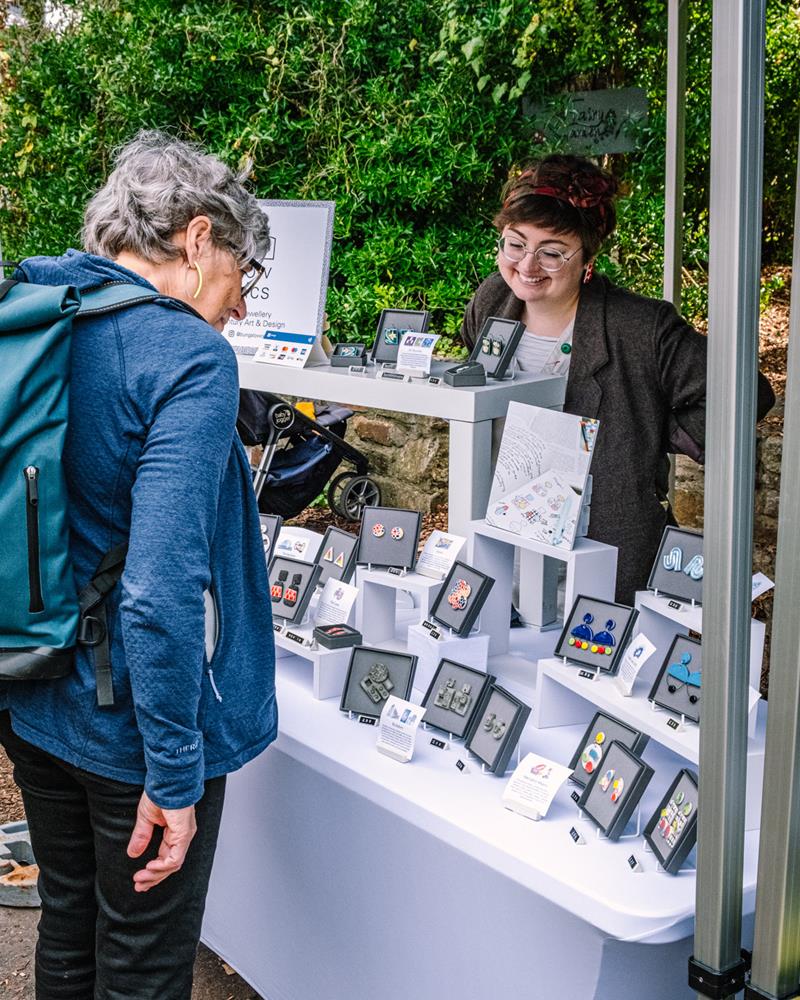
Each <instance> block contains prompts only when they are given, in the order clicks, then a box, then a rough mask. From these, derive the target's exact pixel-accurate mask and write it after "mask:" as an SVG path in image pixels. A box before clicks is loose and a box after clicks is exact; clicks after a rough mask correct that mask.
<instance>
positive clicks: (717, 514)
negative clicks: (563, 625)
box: [689, 0, 766, 997]
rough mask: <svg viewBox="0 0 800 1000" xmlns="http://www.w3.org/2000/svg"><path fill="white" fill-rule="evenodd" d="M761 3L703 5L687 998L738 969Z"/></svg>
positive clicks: (729, 990) (708, 992) (740, 973)
mask: <svg viewBox="0 0 800 1000" xmlns="http://www.w3.org/2000/svg"><path fill="white" fill-rule="evenodd" d="M765 7H766V0H714V6H713V38H712V52H711V58H712V90H711V214H710V223H711V229H710V271H709V338H708V341H709V343H708V392H707V400H706V456H707V464H706V476H705V510H706V512H707V516H706V519H705V532H704V557H705V573H704V583H703V720H702V724H701V726H700V790H699V797H698V834H699V836H698V847H697V905H696V920H695V938H694V956H693V958H692V959H691V960H690V963H689V985H690V986H691V987H693V988H694V989H695V990H697V992H698V993H700V994H701V995H705V996H716V997H727V996H732V995H734V994H735V993H737V992H738V991H739V990H741V989H742V987H743V985H744V963H743V962H742V961H741V958H740V949H741V922H742V871H743V859H744V811H745V783H746V772H747V692H748V658H749V649H750V615H751V592H752V590H751V574H752V535H753V480H754V469H755V423H756V373H757V358H758V310H759V265H760V242H761V188H762V183H761V174H762V165H761V164H762V144H763V107H764V99H763V94H764V35H765Z"/></svg>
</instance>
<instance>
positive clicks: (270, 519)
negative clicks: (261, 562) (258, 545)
mask: <svg viewBox="0 0 800 1000" xmlns="http://www.w3.org/2000/svg"><path fill="white" fill-rule="evenodd" d="M258 520H259V521H260V522H261V542H262V544H263V546H264V555H265V556H266V558H267V562H269V561H270V559H271V558H272V550H273V549H274V547H275V542H276V541H277V540H278V535H279V534H280V531H281V525H282V524H283V518H282V517H281V516H280V514H259V515H258Z"/></svg>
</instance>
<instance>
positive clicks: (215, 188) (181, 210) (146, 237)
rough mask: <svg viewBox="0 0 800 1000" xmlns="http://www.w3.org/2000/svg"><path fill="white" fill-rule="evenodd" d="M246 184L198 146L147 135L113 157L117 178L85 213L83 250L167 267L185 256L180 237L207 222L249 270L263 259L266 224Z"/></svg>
mask: <svg viewBox="0 0 800 1000" xmlns="http://www.w3.org/2000/svg"><path fill="white" fill-rule="evenodd" d="M245 178H246V172H244V173H242V174H240V175H238V176H237V175H236V174H234V172H233V171H232V170H231V169H230V168H229V167H227V166H225V164H224V163H223V162H222V161H221V160H219V159H217V157H216V156H212V155H211V154H209V153H206V152H205V151H204V150H203V149H202V148H201V147H200V146H199V145H197V144H195V143H191V142H186V141H184V140H182V139H177V138H176V137H175V136H173V135H169V134H168V133H166V132H161V131H158V130H155V129H153V130H142V131H141V132H139V133H138V134H137V135H136V136H134V138H133V139H131V141H130V142H128V143H126V144H125V145H124V146H121V147H120V148H119V149H117V150H116V151H115V153H114V169H113V171H112V172H111V174H110V175H109V177H108V180H107V181H106V182H105V184H104V185H103V186H102V187H101V188H100V190H99V191H98V192H97V193H96V194H95V195H94V197H93V198H92V199H91V201H90V202H89V204H88V205H87V206H86V212H85V214H84V220H83V233H82V236H83V245H84V247H85V249H86V250H88V251H89V253H95V254H99V255H100V256H102V257H109V258H111V259H114V258H116V257H118V256H119V254H120V253H122V251H128V252H130V253H134V254H136V255H137V256H138V257H141V258H143V259H144V260H148V261H152V262H157V263H163V262H164V261H168V260H175V258H176V257H178V256H180V250H179V248H178V247H176V246H175V244H174V243H173V242H172V239H173V237H174V235H175V233H178V232H180V231H181V230H182V229H185V228H186V226H187V225H188V224H189V222H191V220H192V219H193V218H195V217H196V216H198V215H207V216H208V218H209V219H210V220H211V234H212V235H211V238H212V241H213V242H214V243H215V245H217V246H219V247H221V248H224V249H226V250H230V251H231V252H232V253H233V255H234V256H235V258H236V261H237V263H238V264H239V265H240V266H241V267H246V266H247V263H248V262H249V261H250V259H251V258H253V257H255V258H261V257H264V256H265V254H266V252H267V248H268V246H269V225H268V222H267V217H266V215H265V214H264V213H263V212H262V211H261V209H260V208H259V207H258V203H257V201H256V199H255V197H254V196H253V195H252V194H250V192H249V191H247V190H246V188H245V187H244V183H243V182H244V180H245Z"/></svg>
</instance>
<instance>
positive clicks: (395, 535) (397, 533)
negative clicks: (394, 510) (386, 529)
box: [391, 528, 405, 542]
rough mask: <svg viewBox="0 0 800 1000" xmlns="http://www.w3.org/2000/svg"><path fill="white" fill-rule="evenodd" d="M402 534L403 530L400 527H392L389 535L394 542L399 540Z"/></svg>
mask: <svg viewBox="0 0 800 1000" xmlns="http://www.w3.org/2000/svg"><path fill="white" fill-rule="evenodd" d="M404 534H405V532H404V531H403V529H402V528H392V531H391V535H392V538H393V539H394V540H395V541H396V542H399V541H400V539H401V538H402V537H403V535H404Z"/></svg>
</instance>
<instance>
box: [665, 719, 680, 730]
mask: <svg viewBox="0 0 800 1000" xmlns="http://www.w3.org/2000/svg"><path fill="white" fill-rule="evenodd" d="M667 726H668V727H669V728H670V729H674V730H675V732H677V731H678V730H679V729H680V728H681V724H680V722H678V720H677V719H667Z"/></svg>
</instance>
